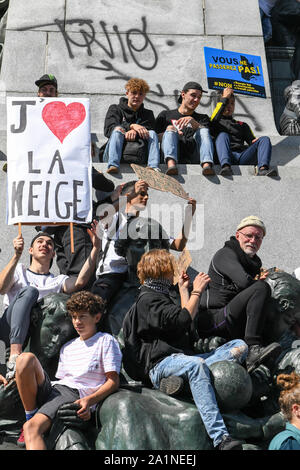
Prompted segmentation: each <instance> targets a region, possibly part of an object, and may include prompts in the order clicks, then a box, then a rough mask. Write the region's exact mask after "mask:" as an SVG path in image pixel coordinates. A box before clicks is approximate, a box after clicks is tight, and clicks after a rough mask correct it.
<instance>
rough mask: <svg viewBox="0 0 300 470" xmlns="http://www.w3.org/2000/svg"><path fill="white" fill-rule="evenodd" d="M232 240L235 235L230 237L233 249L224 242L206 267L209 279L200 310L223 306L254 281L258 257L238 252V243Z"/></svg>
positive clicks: (258, 266)
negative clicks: (207, 267)
mask: <svg viewBox="0 0 300 470" xmlns="http://www.w3.org/2000/svg"><path fill="white" fill-rule="evenodd" d="M234 240H236V239H235V237H231V239H230V242H232V243H234V245H236V248H235V249H233V248H231V247H229V246H228V244H227V243H226V244H225V246H224V247H223V248H221V249H220V250H218V251H217V252H216V254H215V255H214V257H213V258H212V260H211V263H210V266H209V269H208V275H209V277H210V279H211V281H210V283H209V285H208V287H207V288H206V289H205V291H204V292H203V294H202V296H201V299H200V309H201V310H205V309H218V308H221V307H225V305H227V304H228V303H229V302H230V300H232V299H233V298H234V297H235V296H236V295H237V294H238V293H239V292H241V291H242V290H244V289H246V288H247V287H249V286H251V285H252V284H253V283H254V282H256V281H255V279H254V277H255V276H256V274H259V272H260V267H261V260H260V258H259V257H258V256H257V255H254V257H253V258H251V257H250V256H249V255H247V254H246V253H244V252H243V253H240V251H242V250H241V249H240V251H239V247H238V245H239V243H238V241H236V243H235V241H234ZM234 245H233V246H234Z"/></svg>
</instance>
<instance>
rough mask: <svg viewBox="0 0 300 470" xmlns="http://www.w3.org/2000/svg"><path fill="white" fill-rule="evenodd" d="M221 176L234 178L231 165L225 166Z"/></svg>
mask: <svg viewBox="0 0 300 470" xmlns="http://www.w3.org/2000/svg"><path fill="white" fill-rule="evenodd" d="M220 175H221V176H232V169H231V166H230V165H225V166H223V167H222V169H221V171H220Z"/></svg>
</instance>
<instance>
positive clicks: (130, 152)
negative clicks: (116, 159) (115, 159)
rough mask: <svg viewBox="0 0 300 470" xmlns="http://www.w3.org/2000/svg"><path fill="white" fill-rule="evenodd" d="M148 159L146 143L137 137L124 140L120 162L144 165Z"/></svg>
mask: <svg viewBox="0 0 300 470" xmlns="http://www.w3.org/2000/svg"><path fill="white" fill-rule="evenodd" d="M147 161H148V143H147V140H143V139H141V138H140V137H137V138H136V140H133V141H130V140H127V141H125V142H124V147H123V152H122V157H121V162H122V163H136V164H137V165H145V164H146V163H147Z"/></svg>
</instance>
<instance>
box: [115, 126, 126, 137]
mask: <svg viewBox="0 0 300 470" xmlns="http://www.w3.org/2000/svg"><path fill="white" fill-rule="evenodd" d="M114 133H118V134H122V135H124V134H125V130H124V129H123V127H119V126H117V127H115V128H114V130H113V134H114Z"/></svg>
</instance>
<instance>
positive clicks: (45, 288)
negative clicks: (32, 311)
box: [3, 263, 69, 308]
mask: <svg viewBox="0 0 300 470" xmlns="http://www.w3.org/2000/svg"><path fill="white" fill-rule="evenodd" d="M68 277H69V276H66V275H65V274H60V275H59V276H54V274H52V273H48V274H37V273H34V272H33V271H30V269H28V268H26V266H24V264H22V263H18V264H17V266H16V269H15V272H14V283H13V285H12V287H11V289H10V290H9V291H8V292H7V294H5V295H4V297H3V306H4V308H7V307H8V306H9V304H10V302H11V301H12V299H13V298H14V297H15V295H16V294H17V293H18V292H19V291H20V290H21V289H23V287H27V286H31V287H36V288H37V289H38V291H39V298H38V301H39V300H41V299H42V298H43V297H45V295H47V294H52V293H54V292H61V290H62V288H63V285H64V283H65V280H66V279H68Z"/></svg>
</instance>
